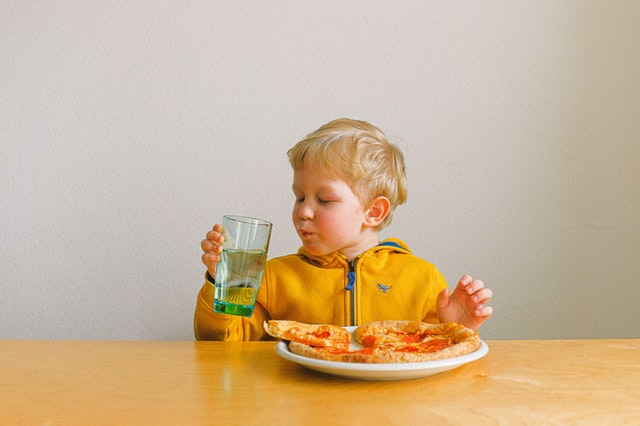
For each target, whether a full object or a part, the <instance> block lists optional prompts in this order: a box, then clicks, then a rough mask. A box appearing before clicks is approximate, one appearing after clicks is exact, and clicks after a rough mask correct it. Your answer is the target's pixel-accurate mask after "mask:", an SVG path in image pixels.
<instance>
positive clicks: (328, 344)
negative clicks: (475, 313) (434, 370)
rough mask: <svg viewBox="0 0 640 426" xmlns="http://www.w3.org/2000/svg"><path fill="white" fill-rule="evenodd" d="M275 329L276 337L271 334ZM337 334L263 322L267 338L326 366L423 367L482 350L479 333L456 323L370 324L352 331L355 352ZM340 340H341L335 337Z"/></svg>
mask: <svg viewBox="0 0 640 426" xmlns="http://www.w3.org/2000/svg"><path fill="white" fill-rule="evenodd" d="M292 323H293V324H292ZM300 324H302V327H301V326H300ZM288 327H291V328H290V329H288ZM274 329H278V330H279V332H275V333H274V332H273V330H274ZM338 329H341V330H345V329H344V328H342V327H338V326H335V325H327V324H322V325H310V324H303V323H296V322H291V321H277V320H271V321H269V322H268V323H265V330H267V333H269V334H270V335H271V336H274V337H277V338H280V339H284V340H289V341H290V342H289V349H290V350H291V352H293V353H295V354H298V355H302V356H305V357H309V358H316V359H321V360H326V361H337V362H353V363H380V364H389V363H404V362H426V361H435V360H441V359H448V358H454V357H458V356H462V355H466V354H468V353H471V352H474V351H475V350H476V349H478V348H479V347H480V337H479V335H478V332H477V331H475V330H471V329H469V328H466V327H465V326H463V325H461V324H457V323H454V322H445V323H440V324H430V323H426V322H420V321H390V320H385V321H374V322H370V323H368V324H364V325H362V326H360V327H358V328H356V329H355V330H354V331H353V339H354V340H355V341H356V342H357V343H358V344H359V345H360V348H357V349H355V348H350V344H349V342H350V339H351V336H350V335H349V333H348V332H347V335H349V336H348V337H346V336H344V334H341V333H340V334H338V333H339V332H338V331H337V330H338ZM270 330H271V331H270ZM328 330H331V332H329V331H328ZM345 331H346V330H345ZM331 333H335V334H331ZM338 335H340V336H344V337H340V338H336V337H337V336H338ZM316 339H317V340H316ZM318 342H319V343H318ZM334 342H336V343H337V344H336V343H334Z"/></svg>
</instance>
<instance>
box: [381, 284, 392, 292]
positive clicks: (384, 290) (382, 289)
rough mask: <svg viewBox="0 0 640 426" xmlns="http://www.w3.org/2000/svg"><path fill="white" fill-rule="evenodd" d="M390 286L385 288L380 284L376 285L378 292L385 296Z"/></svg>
mask: <svg viewBox="0 0 640 426" xmlns="http://www.w3.org/2000/svg"><path fill="white" fill-rule="evenodd" d="M391 287H392V286H390V285H389V286H386V285H384V284H382V283H378V290H380V291H381V292H382V294H387V291H388V290H390V289H391Z"/></svg>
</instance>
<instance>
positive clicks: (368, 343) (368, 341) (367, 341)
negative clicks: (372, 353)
mask: <svg viewBox="0 0 640 426" xmlns="http://www.w3.org/2000/svg"><path fill="white" fill-rule="evenodd" d="M360 344H361V345H362V346H364V347H365V348H372V347H373V346H374V345H375V344H376V336H372V335H370V334H369V335H368V336H364V337H363V338H362V341H361V342H360Z"/></svg>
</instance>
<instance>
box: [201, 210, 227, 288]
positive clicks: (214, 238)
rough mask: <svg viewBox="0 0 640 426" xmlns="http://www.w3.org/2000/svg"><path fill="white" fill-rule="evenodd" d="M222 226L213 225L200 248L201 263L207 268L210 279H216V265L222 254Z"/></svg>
mask: <svg viewBox="0 0 640 426" xmlns="http://www.w3.org/2000/svg"><path fill="white" fill-rule="evenodd" d="M221 231H222V225H220V224H219V223H216V224H215V225H213V228H212V229H211V231H209V232H207V236H206V238H205V239H204V240H202V243H200V246H201V247H202V251H203V252H204V254H203V255H202V263H204V264H205V266H206V267H207V271H209V275H211V278H215V277H216V265H217V264H218V262H219V261H220V255H221V254H222V243H223V242H224V237H223V236H222V233H221Z"/></svg>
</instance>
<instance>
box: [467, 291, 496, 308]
mask: <svg viewBox="0 0 640 426" xmlns="http://www.w3.org/2000/svg"><path fill="white" fill-rule="evenodd" d="M492 297H493V292H492V291H491V289H488V288H483V289H480V290H478V291H477V292H476V293H474V294H472V295H471V300H473V302H474V303H477V304H481V305H486V304H487V303H488V302H489V300H491V298H492Z"/></svg>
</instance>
